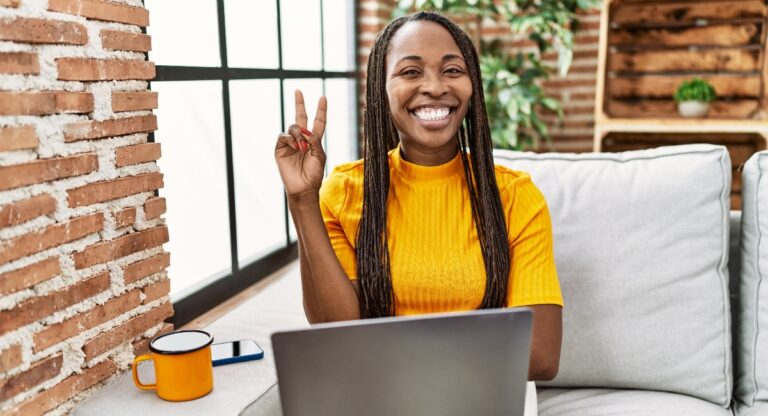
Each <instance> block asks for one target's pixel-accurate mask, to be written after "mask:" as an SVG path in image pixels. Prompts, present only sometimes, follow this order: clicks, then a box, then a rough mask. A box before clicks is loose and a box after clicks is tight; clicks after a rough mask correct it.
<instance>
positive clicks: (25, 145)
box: [0, 126, 39, 152]
mask: <svg viewBox="0 0 768 416" xmlns="http://www.w3.org/2000/svg"><path fill="white" fill-rule="evenodd" d="M38 144H39V142H38V140H37V133H35V128H34V127H33V126H19V127H2V128H0V152H5V151H9V150H21V149H35V148H37V145H38Z"/></svg>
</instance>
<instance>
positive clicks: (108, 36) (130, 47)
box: [101, 29, 152, 52]
mask: <svg viewBox="0 0 768 416" xmlns="http://www.w3.org/2000/svg"><path fill="white" fill-rule="evenodd" d="M101 46H102V47H103V48H104V49H119V50H125V51H136V52H149V51H151V50H152V37H151V36H149V35H145V34H143V33H131V32H123V31H120V30H106V29H105V30H102V31H101Z"/></svg>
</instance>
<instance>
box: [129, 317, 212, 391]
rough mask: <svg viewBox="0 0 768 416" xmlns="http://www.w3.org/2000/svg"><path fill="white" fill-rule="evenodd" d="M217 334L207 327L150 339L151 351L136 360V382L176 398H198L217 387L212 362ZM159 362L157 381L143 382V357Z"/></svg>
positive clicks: (134, 361)
mask: <svg viewBox="0 0 768 416" xmlns="http://www.w3.org/2000/svg"><path fill="white" fill-rule="evenodd" d="M211 343H213V337H212V336H211V334H209V333H207V332H205V331H199V330H183V331H175V332H171V333H168V334H165V335H161V336H159V337H157V338H155V339H153V340H152V341H151V342H150V343H149V350H150V351H151V352H150V353H149V354H143V355H140V356H138V357H136V358H135V359H134V360H133V368H132V371H133V382H134V384H136V387H138V388H140V389H142V390H155V391H156V393H157V395H158V396H160V398H161V399H165V400H169V401H172V402H181V401H184V400H192V399H197V398H198V397H203V396H205V395H206V394H208V393H209V392H210V391H211V390H213V364H212V362H211ZM146 360H153V361H154V362H155V380H156V381H155V384H143V383H142V382H141V381H139V375H138V373H137V372H136V369H137V368H138V365H139V363H140V362H142V361H146Z"/></svg>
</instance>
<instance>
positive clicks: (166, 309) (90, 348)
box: [83, 302, 173, 361]
mask: <svg viewBox="0 0 768 416" xmlns="http://www.w3.org/2000/svg"><path fill="white" fill-rule="evenodd" d="M171 316H173V307H172V306H171V304H170V303H169V302H166V303H163V304H162V305H160V306H158V307H157V308H154V309H152V310H150V311H148V312H145V313H143V314H141V315H139V316H137V317H135V318H133V319H130V320H129V321H127V322H125V323H124V324H122V325H120V326H117V327H115V328H113V329H111V330H110V331H109V332H105V333H103V334H101V335H98V336H96V337H95V338H93V339H92V340H90V341H88V342H87V343H86V344H85V345H84V346H83V352H85V360H86V361H90V360H91V359H93V358H94V357H97V356H99V355H101V354H103V353H105V352H107V351H109V350H111V349H112V348H115V347H116V346H118V345H120V344H122V343H123V342H126V341H130V340H131V339H132V338H135V337H137V336H139V335H141V333H142V332H144V331H146V330H148V329H150V328H152V327H153V326H155V325H157V324H159V323H160V322H162V321H163V320H164V319H166V318H169V317H171Z"/></svg>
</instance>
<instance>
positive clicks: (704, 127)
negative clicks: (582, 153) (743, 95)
mask: <svg viewBox="0 0 768 416" xmlns="http://www.w3.org/2000/svg"><path fill="white" fill-rule="evenodd" d="M609 133H720V134H728V133H755V134H759V135H760V136H761V137H762V138H763V140H765V141H766V143H768V120H723V119H679V118H667V119H663V118H655V119H654V118H643V119H639V118H605V119H603V120H601V121H600V122H598V121H597V120H595V143H594V147H595V151H600V149H601V148H602V142H603V139H604V138H605V136H606V135H608V134H609Z"/></svg>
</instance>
